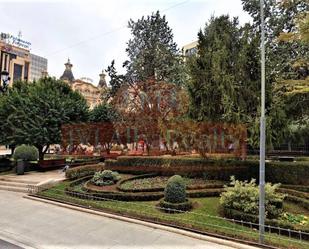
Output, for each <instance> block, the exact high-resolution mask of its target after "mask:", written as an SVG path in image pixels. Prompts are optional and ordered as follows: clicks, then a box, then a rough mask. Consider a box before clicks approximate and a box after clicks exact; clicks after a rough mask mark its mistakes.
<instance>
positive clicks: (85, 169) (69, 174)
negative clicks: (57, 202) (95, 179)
mask: <svg viewBox="0 0 309 249" xmlns="http://www.w3.org/2000/svg"><path fill="white" fill-rule="evenodd" d="M102 170H104V165H100V164H95V165H85V166H79V167H75V168H72V169H68V170H67V171H66V172H65V176H66V178H68V179H70V180H74V179H78V178H82V177H85V176H89V175H91V176H92V175H94V173H95V172H97V171H102Z"/></svg>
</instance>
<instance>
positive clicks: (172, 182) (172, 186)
mask: <svg viewBox="0 0 309 249" xmlns="http://www.w3.org/2000/svg"><path fill="white" fill-rule="evenodd" d="M164 200H165V201H167V202H170V203H182V202H185V201H186V183H185V181H184V179H183V178H182V177H181V176H179V175H174V176H172V177H171V178H170V179H169V180H168V182H167V185H166V187H165V190H164Z"/></svg>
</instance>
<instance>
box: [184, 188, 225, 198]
mask: <svg viewBox="0 0 309 249" xmlns="http://www.w3.org/2000/svg"><path fill="white" fill-rule="evenodd" d="M223 191H224V190H223V188H219V189H217V188H212V189H200V190H189V191H186V192H187V197H189V198H202V197H218V196H220V194H221V193H222V192H223Z"/></svg>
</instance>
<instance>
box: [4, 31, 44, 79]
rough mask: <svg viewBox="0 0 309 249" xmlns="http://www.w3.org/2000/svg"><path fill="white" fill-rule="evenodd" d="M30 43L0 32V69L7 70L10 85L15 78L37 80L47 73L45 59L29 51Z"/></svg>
mask: <svg viewBox="0 0 309 249" xmlns="http://www.w3.org/2000/svg"><path fill="white" fill-rule="evenodd" d="M30 45H31V43H30V42H28V41H25V40H22V39H21V35H19V36H18V37H15V36H13V35H11V34H7V33H1V34H0V71H1V72H2V71H7V72H8V73H9V76H10V78H11V80H10V85H12V84H13V82H14V81H16V80H24V81H32V80H34V79H36V80H38V79H39V78H41V77H42V76H43V75H46V73H47V59H45V58H43V57H41V56H38V55H34V54H31V53H30Z"/></svg>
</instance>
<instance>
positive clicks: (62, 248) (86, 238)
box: [0, 190, 230, 249]
mask: <svg viewBox="0 0 309 249" xmlns="http://www.w3.org/2000/svg"><path fill="white" fill-rule="evenodd" d="M0 207H1V212H0V239H3V240H7V241H10V242H12V241H16V242H17V243H16V244H18V245H20V243H21V244H23V245H28V246H30V247H32V248H46V249H51V248H55V249H58V248H59V249H71V248H72V249H84V248H85V249H95V248H100V249H107V248H111V249H120V248H130V249H133V248H134V249H137V248H138V249H142V248H147V249H148V248H158V249H168V248H173V249H184V248H185V249H202V248H207V249H230V247H227V246H221V245H217V244H214V243H211V242H206V241H201V240H197V239H193V238H190V237H186V236H182V235H178V234H174V233H171V232H167V231H162V230H159V229H154V228H149V227H145V226H142V225H137V224H132V223H127V222H123V221H119V220H114V219H110V218H106V217H101V216H96V215H92V214H87V213H83V212H79V211H74V210H70V209H65V208H61V207H57V206H53V205H49V204H45V203H41V202H35V201H32V200H28V199H25V198H22V194H20V193H13V192H6V191H1V190H0ZM0 245H1V244H0ZM1 248H2V247H1ZM25 248H26V246H25Z"/></svg>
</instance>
